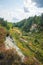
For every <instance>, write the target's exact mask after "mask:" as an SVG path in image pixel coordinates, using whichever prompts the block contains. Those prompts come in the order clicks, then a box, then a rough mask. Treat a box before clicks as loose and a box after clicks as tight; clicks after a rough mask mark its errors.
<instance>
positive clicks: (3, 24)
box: [0, 18, 12, 30]
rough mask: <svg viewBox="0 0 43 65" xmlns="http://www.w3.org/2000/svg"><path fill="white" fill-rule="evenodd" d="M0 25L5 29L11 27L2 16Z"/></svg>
mask: <svg viewBox="0 0 43 65" xmlns="http://www.w3.org/2000/svg"><path fill="white" fill-rule="evenodd" d="M0 26H1V27H5V28H6V29H7V30H9V29H10V28H11V27H12V23H11V22H8V21H7V20H4V18H0Z"/></svg>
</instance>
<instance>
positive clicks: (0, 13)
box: [0, 0, 43, 22]
mask: <svg viewBox="0 0 43 65" xmlns="http://www.w3.org/2000/svg"><path fill="white" fill-rule="evenodd" d="M41 13H43V0H0V17H2V18H4V19H5V20H8V21H9V22H17V21H20V20H22V19H24V18H28V17H29V16H34V15H40V14H41Z"/></svg>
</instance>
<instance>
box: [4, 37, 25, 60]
mask: <svg viewBox="0 0 43 65" xmlns="http://www.w3.org/2000/svg"><path fill="white" fill-rule="evenodd" d="M5 46H6V49H11V48H14V49H16V51H17V53H18V55H19V56H20V57H21V58H22V60H23V59H24V57H25V56H24V55H23V53H22V52H21V50H20V49H19V48H18V47H17V46H16V43H15V42H13V40H12V39H11V38H10V37H9V36H8V37H6V40H5Z"/></svg>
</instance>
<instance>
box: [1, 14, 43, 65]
mask: <svg viewBox="0 0 43 65" xmlns="http://www.w3.org/2000/svg"><path fill="white" fill-rule="evenodd" d="M7 31H8V32H7ZM8 33H9V34H10V36H11V38H12V39H13V40H14V41H15V42H16V43H15V44H16V45H17V46H18V47H19V48H20V50H21V52H22V53H23V54H24V55H25V58H24V61H23V62H22V61H21V57H20V56H19V55H18V53H17V52H16V50H15V49H8V50H6V48H5V43H4V41H5V38H6V34H8ZM2 50H3V51H2ZM0 65H43V14H42V15H41V16H34V17H29V18H28V19H24V20H22V21H20V22H18V23H13V24H12V23H8V22H7V21H5V20H4V19H3V18H0Z"/></svg>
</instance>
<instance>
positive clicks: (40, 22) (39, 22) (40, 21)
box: [13, 14, 43, 32]
mask: <svg viewBox="0 0 43 65" xmlns="http://www.w3.org/2000/svg"><path fill="white" fill-rule="evenodd" d="M13 26H15V27H19V28H21V29H22V30H23V31H25V32H29V31H31V29H32V27H33V29H32V31H35V29H36V30H39V31H43V14H42V15H41V16H34V17H29V18H28V19H24V20H22V21H20V22H18V23H15V24H13Z"/></svg>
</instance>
